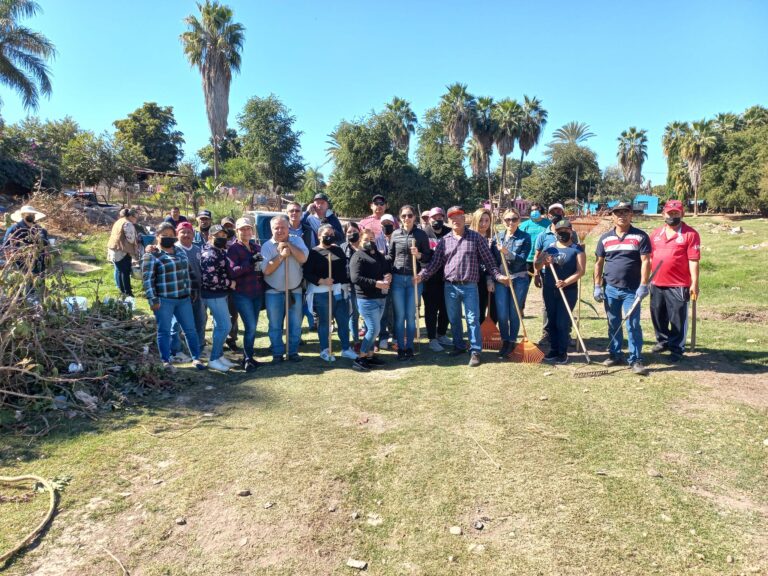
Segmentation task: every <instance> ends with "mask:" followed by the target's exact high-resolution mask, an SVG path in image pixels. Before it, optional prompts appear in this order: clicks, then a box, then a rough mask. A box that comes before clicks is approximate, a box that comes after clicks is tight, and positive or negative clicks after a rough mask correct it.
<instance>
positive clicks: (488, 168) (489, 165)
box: [485, 154, 493, 205]
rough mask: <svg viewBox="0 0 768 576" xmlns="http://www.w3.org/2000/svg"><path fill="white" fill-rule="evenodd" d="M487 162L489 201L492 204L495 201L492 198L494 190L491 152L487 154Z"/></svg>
mask: <svg viewBox="0 0 768 576" xmlns="http://www.w3.org/2000/svg"><path fill="white" fill-rule="evenodd" d="M486 158H487V159H486V162H485V171H486V176H485V177H486V179H487V180H488V201H489V202H491V205H493V202H492V201H491V199H492V198H493V192H492V191H491V157H490V154H487V155H486Z"/></svg>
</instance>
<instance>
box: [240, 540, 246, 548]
mask: <svg viewBox="0 0 768 576" xmlns="http://www.w3.org/2000/svg"><path fill="white" fill-rule="evenodd" d="M246 544H248V538H242V539H241V540H240V547H241V548H242V547H243V546H245V545H246Z"/></svg>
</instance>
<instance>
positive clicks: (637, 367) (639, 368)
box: [632, 362, 648, 376]
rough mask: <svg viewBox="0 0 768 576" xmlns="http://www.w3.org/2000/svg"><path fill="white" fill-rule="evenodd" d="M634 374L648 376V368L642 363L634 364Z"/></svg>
mask: <svg viewBox="0 0 768 576" xmlns="http://www.w3.org/2000/svg"><path fill="white" fill-rule="evenodd" d="M632 372H633V373H635V374H637V375H638V376H648V368H646V367H645V366H643V363H642V362H635V363H634V364H632Z"/></svg>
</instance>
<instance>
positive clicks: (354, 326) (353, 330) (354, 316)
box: [349, 286, 360, 344]
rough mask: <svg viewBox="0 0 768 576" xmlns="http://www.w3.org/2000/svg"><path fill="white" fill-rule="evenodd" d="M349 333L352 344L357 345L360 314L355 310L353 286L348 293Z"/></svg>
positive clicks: (355, 299) (355, 302)
mask: <svg viewBox="0 0 768 576" xmlns="http://www.w3.org/2000/svg"><path fill="white" fill-rule="evenodd" d="M349 333H350V335H351V336H352V342H354V343H355V344H357V343H358V342H359V341H360V312H358V310H357V293H356V292H355V288H354V286H352V289H351V290H350V291H349Z"/></svg>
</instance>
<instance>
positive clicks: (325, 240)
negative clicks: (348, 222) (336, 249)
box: [320, 236, 333, 246]
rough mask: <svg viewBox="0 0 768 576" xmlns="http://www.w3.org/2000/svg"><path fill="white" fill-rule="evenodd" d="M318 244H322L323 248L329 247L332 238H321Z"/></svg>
mask: <svg viewBox="0 0 768 576" xmlns="http://www.w3.org/2000/svg"><path fill="white" fill-rule="evenodd" d="M320 242H322V243H323V246H330V245H331V244H333V238H331V237H330V236H323V237H322V238H321V239H320Z"/></svg>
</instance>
